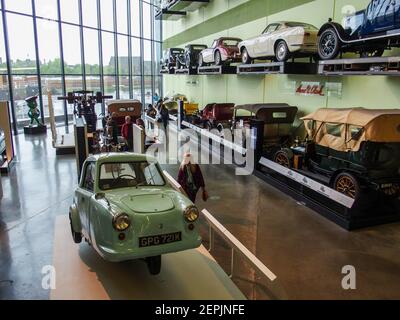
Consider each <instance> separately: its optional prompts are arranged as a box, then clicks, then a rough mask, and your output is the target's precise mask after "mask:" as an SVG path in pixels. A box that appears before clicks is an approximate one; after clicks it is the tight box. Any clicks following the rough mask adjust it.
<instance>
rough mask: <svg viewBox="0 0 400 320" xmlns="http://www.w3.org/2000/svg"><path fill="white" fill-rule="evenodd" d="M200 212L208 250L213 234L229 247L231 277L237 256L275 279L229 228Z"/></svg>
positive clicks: (170, 180)
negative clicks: (206, 229)
mask: <svg viewBox="0 0 400 320" xmlns="http://www.w3.org/2000/svg"><path fill="white" fill-rule="evenodd" d="M163 173H164V176H165V177H166V178H167V180H168V181H169V183H170V184H171V185H172V187H173V188H174V189H175V190H177V191H178V192H181V193H183V194H185V191H184V190H183V188H182V186H181V185H180V184H179V183H178V182H177V181H176V180H175V179H174V178H173V177H172V176H171V175H170V174H169V173H168V172H167V171H163ZM201 213H202V215H203V217H204V219H205V221H206V222H207V224H208V234H209V240H208V241H209V243H208V251H209V252H210V253H211V251H212V250H213V247H214V240H215V234H217V235H218V236H219V237H220V238H221V239H222V240H223V241H224V243H225V244H227V245H228V246H229V248H230V251H231V256H230V271H229V273H228V275H229V277H230V278H233V277H234V276H235V274H234V271H235V268H234V266H235V257H236V256H238V257H241V258H242V259H244V261H246V263H248V264H249V265H250V266H251V268H252V269H254V270H255V271H256V273H257V274H259V275H261V276H262V278H264V279H266V280H267V281H268V283H269V284H271V283H273V282H274V281H275V280H276V279H277V276H276V275H275V274H274V273H273V272H272V271H271V270H270V269H269V268H268V267H267V266H265V264H264V263H262V262H261V261H260V260H259V259H258V258H257V257H256V256H255V255H254V254H253V253H252V252H251V251H250V250H249V249H247V248H246V247H245V246H244V245H243V244H242V243H241V242H240V241H239V240H238V239H237V238H236V237H235V236H234V235H233V234H232V233H231V232H229V230H228V229H226V228H225V227H224V226H223V225H222V224H221V223H220V222H219V221H218V220H217V219H216V218H215V217H214V216H213V215H212V214H211V213H210V212H209V211H208V210H206V209H203V210H202V211H201ZM254 284H256V283H254ZM273 296H274V297H275V298H278V294H277V292H275V293H274V294H273Z"/></svg>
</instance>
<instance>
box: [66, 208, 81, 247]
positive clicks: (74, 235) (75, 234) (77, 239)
mask: <svg viewBox="0 0 400 320" xmlns="http://www.w3.org/2000/svg"><path fill="white" fill-rule="evenodd" d="M69 224H70V226H71V234H72V239H73V240H74V242H75V243H81V242H82V233H80V232H75V231H74V227H73V226H72V219H71V214H69Z"/></svg>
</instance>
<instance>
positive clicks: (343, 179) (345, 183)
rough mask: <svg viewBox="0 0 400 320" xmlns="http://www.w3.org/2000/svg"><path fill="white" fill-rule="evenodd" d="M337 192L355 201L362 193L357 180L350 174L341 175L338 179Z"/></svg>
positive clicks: (336, 181)
mask: <svg viewBox="0 0 400 320" xmlns="http://www.w3.org/2000/svg"><path fill="white" fill-rule="evenodd" d="M335 190H336V191H338V192H340V193H343V194H345V195H346V196H348V197H350V198H353V199H356V198H357V197H358V196H359V193H360V187H359V185H358V182H357V180H356V178H354V177H353V176H352V175H351V174H349V173H340V174H339V175H338V176H337V177H336V179H335Z"/></svg>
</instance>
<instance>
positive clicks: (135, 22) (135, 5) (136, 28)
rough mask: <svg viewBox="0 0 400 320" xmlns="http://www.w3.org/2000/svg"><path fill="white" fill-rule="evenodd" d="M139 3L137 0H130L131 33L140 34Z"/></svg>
mask: <svg viewBox="0 0 400 320" xmlns="http://www.w3.org/2000/svg"><path fill="white" fill-rule="evenodd" d="M140 16H141V14H140V4H139V0H131V35H133V36H137V37H139V36H140Z"/></svg>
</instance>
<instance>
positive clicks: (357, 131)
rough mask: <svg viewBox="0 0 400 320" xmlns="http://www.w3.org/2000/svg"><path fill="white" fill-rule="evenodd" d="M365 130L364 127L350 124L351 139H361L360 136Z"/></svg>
mask: <svg viewBox="0 0 400 320" xmlns="http://www.w3.org/2000/svg"><path fill="white" fill-rule="evenodd" d="M363 131H364V128H363V127H360V126H354V125H349V133H350V139H351V140H358V139H360V137H361V135H362V133H363Z"/></svg>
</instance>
